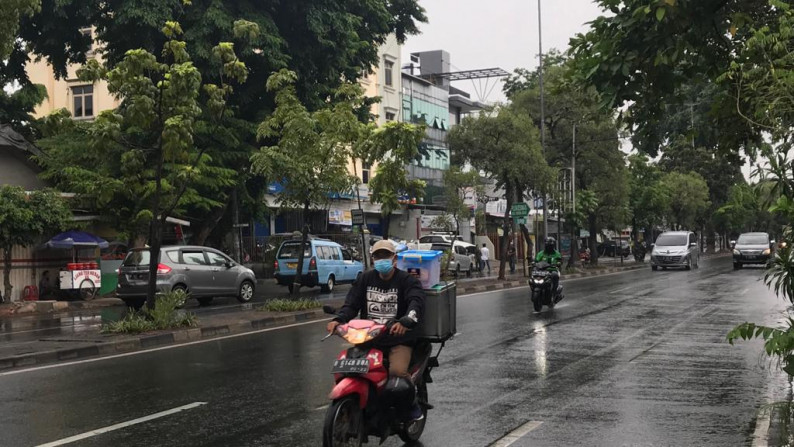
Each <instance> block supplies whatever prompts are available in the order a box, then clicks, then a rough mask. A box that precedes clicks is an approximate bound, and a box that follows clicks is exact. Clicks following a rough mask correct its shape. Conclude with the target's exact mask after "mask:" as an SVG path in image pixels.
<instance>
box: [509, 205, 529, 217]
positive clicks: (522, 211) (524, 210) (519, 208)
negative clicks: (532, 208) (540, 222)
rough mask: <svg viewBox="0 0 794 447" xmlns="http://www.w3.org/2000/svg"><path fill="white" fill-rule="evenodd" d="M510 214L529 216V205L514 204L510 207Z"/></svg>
mask: <svg viewBox="0 0 794 447" xmlns="http://www.w3.org/2000/svg"><path fill="white" fill-rule="evenodd" d="M510 214H512V215H513V216H518V217H523V216H526V215H527V214H529V205H527V204H526V203H524V202H518V203H514V204H513V206H512V207H510Z"/></svg>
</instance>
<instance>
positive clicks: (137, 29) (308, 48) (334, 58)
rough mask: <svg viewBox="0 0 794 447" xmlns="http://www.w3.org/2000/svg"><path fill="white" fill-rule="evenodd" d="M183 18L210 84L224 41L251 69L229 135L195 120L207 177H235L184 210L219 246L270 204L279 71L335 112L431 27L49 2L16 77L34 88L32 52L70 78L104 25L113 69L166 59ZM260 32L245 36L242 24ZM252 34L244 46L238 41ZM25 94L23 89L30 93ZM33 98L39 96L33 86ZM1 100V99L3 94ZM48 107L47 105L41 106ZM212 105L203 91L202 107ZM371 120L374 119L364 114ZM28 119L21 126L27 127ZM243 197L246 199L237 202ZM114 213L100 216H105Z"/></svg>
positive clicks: (301, 14) (206, 4) (112, 1)
mask: <svg viewBox="0 0 794 447" xmlns="http://www.w3.org/2000/svg"><path fill="white" fill-rule="evenodd" d="M173 17H178V18H179V22H180V25H181V27H182V29H183V30H184V35H183V40H184V41H185V43H186V47H187V48H190V54H191V60H192V62H193V65H194V67H195V68H196V69H197V70H198V72H199V73H200V75H201V78H202V80H203V82H205V83H212V84H215V85H220V84H222V79H224V78H225V77H226V74H225V73H224V72H223V70H222V69H219V66H218V64H217V61H216V56H215V50H214V48H215V46H216V45H217V43H218V41H222V42H235V47H234V50H235V52H236V53H237V56H238V57H239V61H240V62H241V63H243V64H245V66H246V67H248V69H249V76H248V79H247V81H246V82H244V83H241V85H239V86H237V87H236V88H235V89H234V90H233V91H231V92H229V94H228V97H227V98H226V103H227V107H226V113H227V114H229V115H231V116H226V118H225V119H224V120H223V122H222V123H221V125H220V126H217V125H216V124H217V123H214V122H211V121H210V122H208V123H204V117H203V116H202V117H199V118H197V119H196V122H195V125H194V134H193V143H194V145H195V146H196V147H197V148H198V149H199V150H204V153H205V154H206V155H207V157H208V158H207V165H206V166H207V168H205V169H209V167H213V168H214V169H217V170H219V171H223V172H232V173H233V174H234V176H232V177H231V179H232V180H234V181H233V182H232V183H231V184H228V183H227V182H225V181H223V182H220V183H209V184H207V185H201V184H197V185H195V191H196V196H201V197H204V198H206V199H208V200H210V201H212V206H211V207H210V209H209V210H208V209H206V207H205V205H206V203H200V204H198V205H197V206H193V204H191V203H186V204H185V209H184V214H185V217H187V218H190V219H191V220H192V221H193V225H192V226H191V228H193V229H194V235H193V239H192V242H193V243H199V244H203V243H204V241H205V239H207V238H208V237H210V238H213V237H214V238H216V239H217V238H218V237H219V234H223V233H224V232H225V230H228V229H230V228H231V224H232V220H231V219H230V218H228V217H226V215H227V214H230V213H226V212H225V211H226V210H227V209H228V208H232V209H233V208H234V203H232V202H235V203H236V202H237V201H240V202H241V206H240V209H241V210H242V212H243V213H244V216H243V218H247V217H257V216H260V215H262V214H263V212H264V209H265V207H264V205H263V200H262V199H263V196H264V193H265V191H266V188H267V184H266V183H264V182H262V179H261V177H258V176H253V175H251V165H250V158H251V155H252V154H254V153H255V152H256V151H257V150H258V148H259V143H258V141H257V127H258V125H259V123H260V122H261V121H262V120H264V119H265V118H266V117H267V116H268V115H269V114H270V113H271V112H272V111H273V108H274V106H275V104H274V95H273V92H268V91H266V90H265V89H264V88H263V86H264V85H265V83H266V81H267V78H268V77H269V76H270V75H271V74H272V73H274V72H276V71H278V70H280V69H284V68H287V69H290V70H292V71H294V72H295V73H296V74H297V78H296V82H297V85H296V94H297V95H298V96H299V98H300V99H301V102H302V103H303V104H304V105H306V107H307V109H308V110H317V109H321V108H324V107H326V106H327V104H326V100H327V99H328V98H330V97H332V95H333V94H334V93H335V92H336V91H337V89H338V88H339V86H341V85H343V84H344V83H347V82H351V81H353V80H355V79H357V78H358V77H359V76H360V75H361V73H362V69H368V68H369V67H372V66H373V65H376V64H377V63H378V47H379V45H380V44H382V43H383V42H385V40H386V38H387V37H388V36H389V35H390V34H395V35H396V36H397V39H398V41H400V42H402V41H404V40H405V38H406V37H407V36H408V35H411V34H415V33H417V32H418V28H417V24H418V23H419V22H424V21H426V17H425V14H424V10H423V9H422V8H421V7H420V6H419V3H418V1H416V0H400V1H393V2H376V1H375V2H373V1H366V2H351V1H339V2H295V1H293V2H283V1H275V2H274V1H268V2H265V3H262V2H255V1H251V0H242V1H233V2H217V1H209V0H194V1H192V2H190V5H189V6H188V5H185V4H184V3H183V2H182V1H181V0H164V1H158V2H130V1H126V0H109V1H107V0H79V1H78V0H42V8H41V11H40V12H38V13H36V14H34V15H33V16H32V17H30V18H29V19H24V20H23V21H22V24H21V26H20V33H19V36H20V42H21V44H20V46H19V47H18V48H15V50H14V52H13V54H12V56H11V57H10V59H9V60H10V61H16V62H18V63H16V64H10V65H13V76H14V77H13V78H14V79H19V80H20V83H21V85H23V86H25V85H26V84H25V81H26V80H27V76H26V74H25V71H24V63H25V61H26V60H27V57H28V55H27V53H28V52H30V53H31V54H32V55H33V56H41V57H43V58H44V59H46V61H47V62H49V63H50V64H51V65H52V66H53V68H54V69H55V72H56V74H57V75H59V76H61V77H63V76H65V75H66V67H67V63H81V64H82V63H85V62H86V51H87V50H88V45H89V43H90V41H89V39H88V38H86V37H85V36H84V35H83V34H82V33H81V32H80V29H81V28H84V27H87V26H92V25H93V26H95V27H96V28H95V36H96V38H97V40H98V41H99V42H102V43H103V46H104V49H103V56H104V57H105V58H106V60H107V62H108V67H109V68H113V67H115V65H116V64H118V63H119V62H121V61H123V60H124V58H125V55H126V53H127V51H129V50H134V49H139V48H142V49H144V50H146V51H148V52H150V53H153V54H158V53H159V51H160V50H161V48H162V47H163V45H164V44H165V43H166V42H167V40H168V39H167V38H165V37H164V36H163V35H162V33H161V31H160V28H161V27H162V24H163V23H164V22H165V21H167V20H171V19H172V18H173ZM237 18H239V19H242V20H244V21H246V22H245V23H248V24H252V25H256V27H257V29H258V31H257V32H251V31H253V30H254V28H253V27H251V26H249V27H247V28H246V29H243V30H239V29H238V27H237V26H235V24H234V23H233V21H234V20H235V19H237ZM240 32H243V33H245V34H247V38H244V39H243V38H240V36H239V33H240ZM23 88H24V87H23ZM27 91H28V93H29V95H30V94H32V93H34V92H33V89H32V87H31V88H29V89H28V90H27ZM0 99H2V92H0ZM40 99H41V98H39V99H38V101H40ZM206 99H207V94H206V93H205V92H201V94H200V100H201V101H204V100H206ZM374 100H375V99H369V100H367V101H365V102H364V103H363V104H362V105H361V107H360V108H359V110H358V112H360V113H359V116H362V115H365V114H366V112H368V111H369V105H370V104H371V102H373V101H374ZM4 105H5V104H3V103H2V102H0V120H2V119H3V118H2V113H3V112H4V111H13V112H16V111H20V113H22V112H24V115H25V116H27V115H28V114H29V112H30V111H32V106H31V107H30V108H29V110H28V109H24V108H20V107H19V106H18V104H16V103H14V104H9V105H8V107H3V106H4ZM364 111H366V112H364ZM20 120H22V119H21V118H20ZM235 194H236V196H237V197H238V200H237V201H235V200H233V198H234V197H235ZM106 209H107V208H100V211H101V212H103V213H104V211H105V210H106Z"/></svg>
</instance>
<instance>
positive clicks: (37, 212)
mask: <svg viewBox="0 0 794 447" xmlns="http://www.w3.org/2000/svg"><path fill="white" fill-rule="evenodd" d="M71 222H72V212H71V210H70V209H69V207H68V205H67V204H66V202H65V201H64V200H63V199H62V198H61V197H60V196H59V195H58V194H57V193H56V192H55V191H52V190H40V191H34V192H32V193H30V194H26V193H25V190H24V189H22V188H21V187H17V186H11V185H3V186H0V249H2V250H3V255H4V256H3V283H4V284H5V288H4V292H3V293H4V297H5V298H4V299H5V300H6V301H8V300H11V293H12V291H13V285H12V284H11V249H12V248H13V247H14V246H15V245H22V246H28V245H32V244H35V243H36V242H38V239H39V238H40V237H41V236H43V235H45V234H48V233H51V232H57V231H62V230H65V229H67V228H68V226H69V225H70V224H71Z"/></svg>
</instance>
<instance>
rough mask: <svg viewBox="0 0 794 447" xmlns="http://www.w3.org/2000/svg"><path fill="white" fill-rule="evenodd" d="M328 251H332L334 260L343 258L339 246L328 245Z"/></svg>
mask: <svg viewBox="0 0 794 447" xmlns="http://www.w3.org/2000/svg"><path fill="white" fill-rule="evenodd" d="M328 251H329V252H331V259H333V260H334V261H341V260H342V253H341V252H340V251H339V247H328Z"/></svg>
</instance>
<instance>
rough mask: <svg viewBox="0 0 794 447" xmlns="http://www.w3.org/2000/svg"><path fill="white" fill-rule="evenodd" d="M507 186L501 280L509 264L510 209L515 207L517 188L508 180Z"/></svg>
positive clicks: (500, 267)
mask: <svg viewBox="0 0 794 447" xmlns="http://www.w3.org/2000/svg"><path fill="white" fill-rule="evenodd" d="M505 180H507V181H505V182H504V184H505V197H507V209H505V216H504V223H503V224H502V227H503V230H502V241H501V242H500V244H499V245H501V247H499V279H505V270H506V269H505V266H506V263H507V247H508V245H509V244H510V233H509V232H508V230H509V229H510V227H511V225H510V208H511V207H512V206H513V201H514V197H513V195H514V194H515V188H514V187H513V185H512V184H511V182H510V181H509V180H508V179H505Z"/></svg>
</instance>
